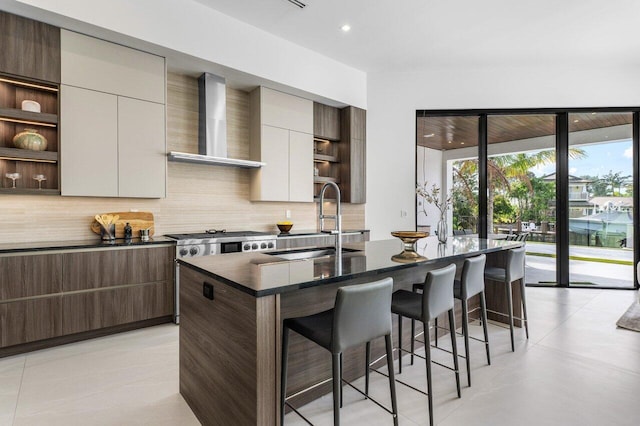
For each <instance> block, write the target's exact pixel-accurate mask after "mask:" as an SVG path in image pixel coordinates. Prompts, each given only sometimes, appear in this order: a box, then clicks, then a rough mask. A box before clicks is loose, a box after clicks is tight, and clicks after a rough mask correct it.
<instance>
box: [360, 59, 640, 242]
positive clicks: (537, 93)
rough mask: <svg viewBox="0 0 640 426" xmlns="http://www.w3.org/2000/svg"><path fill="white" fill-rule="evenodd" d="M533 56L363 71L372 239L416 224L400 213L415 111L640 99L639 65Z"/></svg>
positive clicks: (410, 189) (406, 199)
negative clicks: (502, 62)
mask: <svg viewBox="0 0 640 426" xmlns="http://www.w3.org/2000/svg"><path fill="white" fill-rule="evenodd" d="M628 55H631V52H628ZM628 55H627V57H629V58H630V56H628ZM533 61H535V58H532V63H531V64H530V65H529V66H523V67H519V68H516V67H508V66H504V67H482V68H468V67H464V68H463V67H460V68H449V69H447V68H440V69H437V68H434V69H432V70H429V71H425V72H411V73H400V72H398V73H394V72H385V73H369V74H368V76H367V87H368V90H367V92H368V111H367V171H368V173H367V207H366V227H367V228H368V229H370V230H371V239H384V238H388V236H389V232H391V231H394V230H398V229H407V230H408V229H413V227H414V226H415V216H413V217H412V216H411V214H410V215H409V216H407V217H400V214H399V212H400V210H406V211H408V212H410V213H411V212H414V203H415V201H414V200H415V198H414V197H415V196H414V185H415V176H414V167H415V128H416V123H415V112H416V110H417V109H470V108H544V107H598V106H600V107H606V106H622V107H624V106H638V105H640V78H638V75H639V74H638V71H640V64H636V63H634V62H633V61H629V62H624V61H622V60H621V61H619V62H615V63H614V62H611V61H608V62H604V61H598V60H597V58H593V60H592V61H582V63H579V64H578V63H575V64H572V63H565V64H563V63H552V64H544V63H537V62H533Z"/></svg>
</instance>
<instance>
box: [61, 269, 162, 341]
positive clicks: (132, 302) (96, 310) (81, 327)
mask: <svg viewBox="0 0 640 426" xmlns="http://www.w3.org/2000/svg"><path fill="white" fill-rule="evenodd" d="M173 298H174V295H173V282H172V281H166V282H163V283H158V284H144V285H138V286H129V287H119V288H114V289H107V290H99V291H92V292H83V293H75V294H65V295H63V297H62V312H63V313H62V317H63V333H64V334H73V333H80V332H83V331H88V330H97V329H99V328H105V327H111V326H115V325H120V324H127V323H131V322H135V321H143V320H147V319H151V318H158V317H162V316H168V315H171V314H173Z"/></svg>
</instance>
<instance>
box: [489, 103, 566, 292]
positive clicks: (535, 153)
mask: <svg viewBox="0 0 640 426" xmlns="http://www.w3.org/2000/svg"><path fill="white" fill-rule="evenodd" d="M487 134H488V137H487V142H488V149H487V152H488V158H487V194H488V195H487V224H488V228H489V229H488V234H489V236H490V237H491V236H493V237H494V238H501V237H503V236H504V235H505V234H506V235H509V234H511V235H514V234H518V235H523V236H524V237H523V238H526V241H527V262H526V264H527V270H526V276H527V283H532V284H541V285H555V283H556V259H557V253H556V238H555V229H556V199H557V196H556V149H555V146H556V116H555V114H518V115H490V116H489V117H488V124H487Z"/></svg>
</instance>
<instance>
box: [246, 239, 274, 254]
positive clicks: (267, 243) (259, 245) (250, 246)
mask: <svg viewBox="0 0 640 426" xmlns="http://www.w3.org/2000/svg"><path fill="white" fill-rule="evenodd" d="M274 248H276V242H275V240H264V241H246V242H244V243H242V251H243V252H245V251H265V250H271V249H274Z"/></svg>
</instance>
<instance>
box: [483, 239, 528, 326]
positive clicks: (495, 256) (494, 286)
mask: <svg viewBox="0 0 640 426" xmlns="http://www.w3.org/2000/svg"><path fill="white" fill-rule="evenodd" d="M506 263H507V254H506V252H504V251H501V252H497V253H491V254H489V255H487V266H496V267H498V268H504V267H505V266H506ZM525 279H526V277H525ZM511 291H512V293H513V294H512V297H513V316H514V317H521V316H522V295H521V294H520V280H518V281H514V282H513V283H511ZM485 293H486V300H487V309H488V310H490V311H496V312H502V313H504V314H505V315H506V314H507V312H508V309H507V306H508V305H509V304H508V301H507V287H505V284H504V283H501V282H495V281H491V280H485ZM505 315H499V314H494V313H492V312H489V313H487V317H488V318H489V319H490V320H493V321H496V322H501V323H504V324H509V317H507V316H505ZM513 325H514V326H515V327H521V326H522V322H521V321H520V320H517V319H514V320H513Z"/></svg>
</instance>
